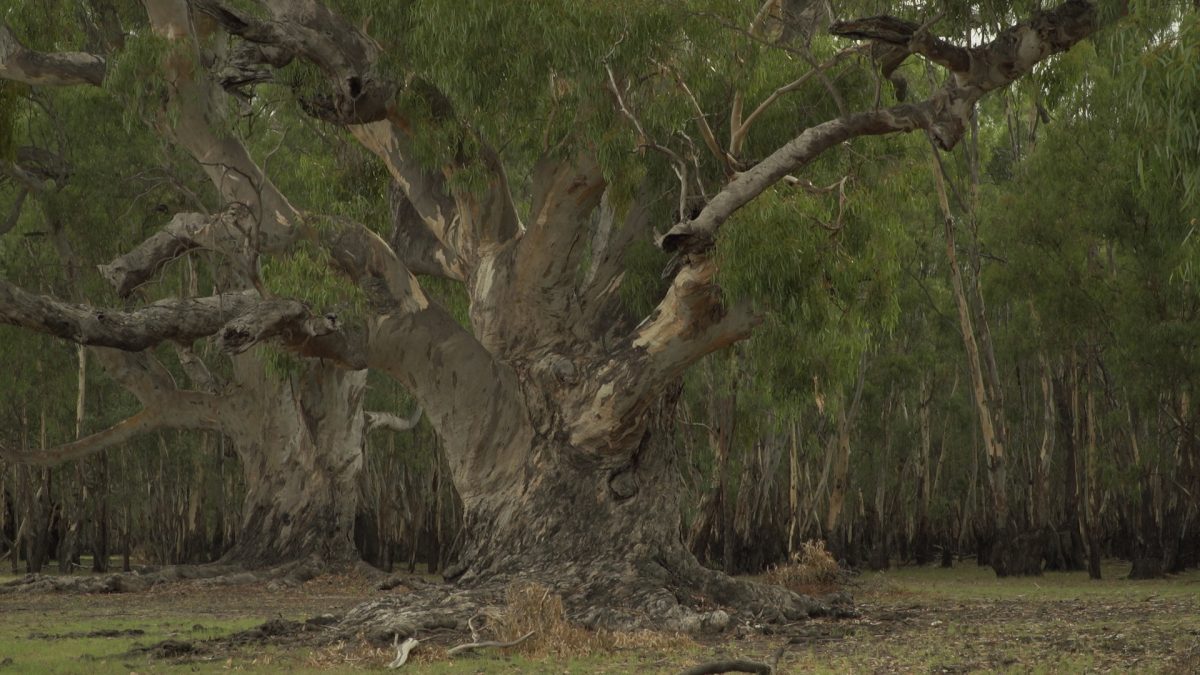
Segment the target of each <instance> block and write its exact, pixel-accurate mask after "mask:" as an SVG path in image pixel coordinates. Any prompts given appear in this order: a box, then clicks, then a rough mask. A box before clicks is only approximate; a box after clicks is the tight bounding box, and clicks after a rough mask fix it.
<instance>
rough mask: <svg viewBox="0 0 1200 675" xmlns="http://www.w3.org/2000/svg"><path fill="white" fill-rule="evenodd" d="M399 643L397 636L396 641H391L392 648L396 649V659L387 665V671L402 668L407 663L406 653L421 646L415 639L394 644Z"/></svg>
mask: <svg viewBox="0 0 1200 675" xmlns="http://www.w3.org/2000/svg"><path fill="white" fill-rule="evenodd" d="M399 641H400V636H399V635H397V636H396V639H395V640H393V641H392V646H393V647H395V648H396V658H394V659H392V662H391V663H389V664H388V666H387V667H388V669H389V670H395V669H396V668H399V667H400V666H403V665H404V664H405V662H406V661H408V653H409V652H411V651H412V650H413V649H416V647H417V645H419V644H421V642H420V641H419V640H417V639H416V638H407V639H405V640H404V642H400V643H399V644H396V643H397V642H399Z"/></svg>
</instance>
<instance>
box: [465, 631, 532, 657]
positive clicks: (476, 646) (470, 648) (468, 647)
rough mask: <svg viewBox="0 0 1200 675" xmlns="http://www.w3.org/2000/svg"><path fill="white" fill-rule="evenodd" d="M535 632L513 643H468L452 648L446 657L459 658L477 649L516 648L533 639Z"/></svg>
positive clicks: (530, 632)
mask: <svg viewBox="0 0 1200 675" xmlns="http://www.w3.org/2000/svg"><path fill="white" fill-rule="evenodd" d="M534 632H535V631H529V632H528V633H526V634H524V635H522V636H521V637H519V638H517V639H516V640H513V641H512V642H494V641H487V642H468V643H467V644H465V645H459V646H457V647H451V648H450V649H449V650H448V651H447V652H446V656H457V655H458V654H465V653H466V652H470V651H474V650H476V649H484V648H487V647H516V646H517V645H519V644H521V643H522V642H524V641H526V640H528V639H529V638H531V637H533V634H534Z"/></svg>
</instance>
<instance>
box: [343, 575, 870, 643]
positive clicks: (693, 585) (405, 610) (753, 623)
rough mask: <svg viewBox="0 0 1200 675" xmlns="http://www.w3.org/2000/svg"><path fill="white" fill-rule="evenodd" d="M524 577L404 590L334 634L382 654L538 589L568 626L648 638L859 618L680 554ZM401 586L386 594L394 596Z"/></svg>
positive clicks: (458, 627)
mask: <svg viewBox="0 0 1200 675" xmlns="http://www.w3.org/2000/svg"><path fill="white" fill-rule="evenodd" d="M526 570H528V571H527V572H526V573H523V574H520V575H515V574H514V575H498V576H494V577H492V578H489V579H487V580H484V581H477V582H475V583H472V584H470V585H469V586H457V585H439V584H429V583H427V582H417V583H406V584H405V585H408V586H409V587H410V588H411V589H412V590H411V591H410V592H408V593H405V594H403V595H397V596H389V597H384V598H380V599H377V600H373V601H370V602H367V603H364V604H362V605H359V606H358V607H356V608H354V609H353V610H351V611H350V612H349V613H348V614H347V615H346V616H345V617H344V618H343V619H342V620H341V622H339V624H338V625H337V626H336V627H335V628H334V632H335V633H337V634H338V635H339V636H340V637H342V638H352V637H356V636H361V637H363V638H365V639H367V640H369V641H371V642H374V643H377V644H390V643H392V642H393V641H394V640H395V639H397V638H399V639H401V640H403V639H405V638H409V637H420V634H422V633H428V632H430V631H443V630H454V631H462V632H466V631H468V630H470V629H471V626H469V621H470V619H471V618H472V617H475V616H480V615H482V616H494V615H495V614H496V613H497V612H500V611H502V610H503V606H504V603H505V593H506V591H507V589H508V587H509V586H510V585H512V584H513V583H514V582H517V581H521V582H535V583H538V584H541V585H544V586H545V587H546V588H547V592H550V593H554V594H557V595H559V596H560V597H561V598H562V600H563V604H564V606H565V608H566V615H567V619H569V620H570V621H572V622H574V623H577V624H579V625H581V626H583V627H585V628H590V629H606V630H617V631H628V630H638V629H651V630H656V631H665V632H679V633H687V634H704V633H719V632H722V631H724V630H726V629H729V628H731V627H733V626H735V625H744V626H749V627H751V628H758V627H761V626H763V625H764V624H779V623H785V622H791V621H798V620H803V619H807V618H809V617H813V616H828V615H834V616H842V615H852V614H853V611H852V610H851V609H850V608H849V607H848V606H845V605H830V604H825V603H821V602H818V601H816V600H814V599H812V598H809V597H807V596H803V595H798V594H796V593H793V592H791V591H789V590H787V589H784V588H781V587H778V586H771V585H767V584H761V583H757V582H753V581H747V580H744V579H735V578H732V577H729V576H727V575H725V574H723V573H720V572H716V571H713V570H709V569H707V568H704V567H703V566H701V565H700V564H699V563H696V562H695V560H694V559H693V558H691V556H688V555H686V554H680V555H677V556H671V558H670V560H664V559H662V558H659V559H656V560H653V561H644V562H642V563H640V564H630V563H608V564H604V563H600V562H598V561H589V562H586V563H577V564H576V563H568V564H565V565H563V566H562V567H561V568H559V569H555V570H550V569H546V568H545V567H542V568H541V569H538V566H536V565H532V564H531V565H529V566H526ZM396 581H397V580H395V579H390V580H388V581H386V582H384V584H381V586H384V587H387V588H391V587H394V586H396V585H399V584H398V583H396Z"/></svg>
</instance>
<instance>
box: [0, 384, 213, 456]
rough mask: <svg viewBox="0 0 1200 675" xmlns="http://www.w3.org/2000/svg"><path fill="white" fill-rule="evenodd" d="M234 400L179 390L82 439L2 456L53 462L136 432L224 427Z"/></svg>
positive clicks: (105, 446) (3, 450)
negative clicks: (224, 421)
mask: <svg viewBox="0 0 1200 675" xmlns="http://www.w3.org/2000/svg"><path fill="white" fill-rule="evenodd" d="M232 405H234V402H233V401H231V400H230V399H221V398H220V397H217V396H214V395H212V394H202V393H198V392H191V391H176V392H172V393H170V394H167V395H165V396H164V397H162V398H160V399H158V400H156V401H155V402H154V403H152V404H151V405H148V406H147V407H145V408H143V409H142V410H141V411H140V412H138V413H137V414H135V415H133V416H132V417H128V418H126V419H124V420H121V421H120V422H117V423H116V424H114V425H113V426H111V427H109V428H107V429H105V430H103V431H98V432H96V433H94V434H91V435H89V436H85V437H83V438H81V439H79V440H76V441H72V442H70V443H65V444H63V445H60V446H57V447H53V448H41V449H37V450H27V451H15V450H11V449H6V448H3V447H0V457H3V458H4V459H6V460H8V461H10V462H17V463H21V464H34V465H38V466H53V465H56V464H61V463H63V462H68V461H71V460H73V459H82V458H84V457H90V456H91V455H94V454H96V453H99V452H103V451H104V450H107V449H109V448H112V447H116V446H119V445H122V444H124V443H128V442H129V441H131V440H133V439H134V438H136V437H137V436H140V435H142V434H145V433H150V432H154V431H161V430H164V429H205V430H209V431H224V430H225V429H224V426H223V425H222V421H223V420H225V419H227V418H228V416H229V414H230V413H231V410H230V408H231V407H232Z"/></svg>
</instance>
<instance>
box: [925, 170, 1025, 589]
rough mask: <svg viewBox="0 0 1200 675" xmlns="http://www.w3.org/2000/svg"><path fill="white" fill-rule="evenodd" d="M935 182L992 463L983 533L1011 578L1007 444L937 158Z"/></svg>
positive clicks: (999, 569)
mask: <svg viewBox="0 0 1200 675" xmlns="http://www.w3.org/2000/svg"><path fill="white" fill-rule="evenodd" d="M933 171H934V178H935V179H936V180H935V184H936V186H937V196H938V204H939V205H940V206H941V209H942V215H943V217H944V225H945V227H944V230H945V237H946V258H947V260H948V261H949V263H950V282H951V287H952V288H953V290H954V302H955V306H956V307H957V308H958V321H959V329H960V331H961V332H962V339H963V346H964V347H965V348H966V352H967V369H968V371H969V373H970V375H971V393H972V395H973V397H974V401H975V411H976V414H977V416H978V418H979V430H980V433H981V434H982V437H983V447H984V452H985V454H986V456H987V460H988V484H989V486H990V487H991V495H992V503H991V507H992V508H991V510H992V513H991V514H990V516H991V517H990V518H989V520H988V527H989V529H990V530H991V531H990V532H988V533H980V534H983V536H984V537H985V538H986V539H988V540H990V542H991V544H992V545H991V546H990V547H989V548H992V549H995V550H996V551H995V552H1001V553H1002V555H992V556H989V557H990V558H991V559H992V560H991V561H990V562H991V564H992V567H993V569H995V571H996V575H997V576H1008V574H1009V573H1010V572H1012V571H1015V570H1010V567H1011V565H1010V564H1009V557H1010V556H1008V555H1004V554H1003V549H1004V548H1005V547H1006V546H1008V545H1009V542H1008V541H1007V540H1008V537H1007V536H1006V533H1007V532H1008V469H1007V466H1006V462H1007V457H1006V453H1005V448H1004V440H1003V438H1002V436H1001V431H1000V429H999V428H998V427H997V425H996V419H995V418H994V408H993V401H992V398H991V396H989V387H988V385H987V383H986V382H985V376H984V364H983V360H982V357H981V355H980V349H979V344H978V342H977V341H976V337H975V326H974V324H973V322H972V320H971V308H970V305H969V302H968V300H967V294H966V290H965V286H964V283H963V275H962V270H961V268H960V267H959V264H958V253H957V251H956V247H955V238H954V216H953V214H952V213H951V211H950V200H949V197H948V195H947V193H946V184H945V176H944V175H943V172H942V166H941V160H940V159H939V158H938V157H937V156H936V154H935V156H934V167H933Z"/></svg>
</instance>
